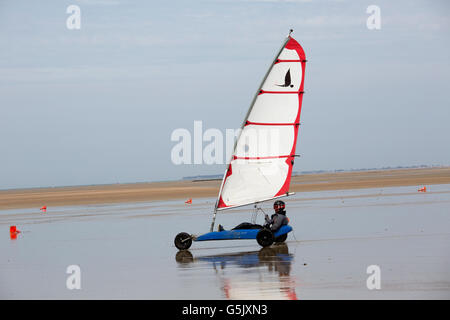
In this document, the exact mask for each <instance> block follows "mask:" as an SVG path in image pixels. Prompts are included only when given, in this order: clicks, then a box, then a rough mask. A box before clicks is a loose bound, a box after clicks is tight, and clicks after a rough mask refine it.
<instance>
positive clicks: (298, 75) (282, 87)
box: [262, 62, 302, 93]
mask: <svg viewBox="0 0 450 320" xmlns="http://www.w3.org/2000/svg"><path fill="white" fill-rule="evenodd" d="M301 83H302V65H301V63H300V62H284V63H277V64H275V65H274V66H273V68H272V70H271V71H270V74H269V76H268V77H267V79H266V81H265V82H264V85H263V86H262V90H263V91H268V92H272V91H278V92H293V93H295V92H297V91H298V90H299V88H300V85H301Z"/></svg>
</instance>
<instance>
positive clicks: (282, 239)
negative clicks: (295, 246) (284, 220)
mask: <svg viewBox="0 0 450 320" xmlns="http://www.w3.org/2000/svg"><path fill="white" fill-rule="evenodd" d="M287 237H288V234H287V233H285V234H282V235H281V236H279V237H276V238H275V242H277V243H283V242H285V241H286V239H287Z"/></svg>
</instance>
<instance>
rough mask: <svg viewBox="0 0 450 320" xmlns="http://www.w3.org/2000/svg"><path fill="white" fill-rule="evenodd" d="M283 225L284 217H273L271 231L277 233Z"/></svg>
mask: <svg viewBox="0 0 450 320" xmlns="http://www.w3.org/2000/svg"><path fill="white" fill-rule="evenodd" d="M282 223H283V217H280V216H279V215H276V216H275V217H273V223H272V227H271V228H270V229H271V230H272V231H276V230H278V229H279V228H280V227H281V224H282Z"/></svg>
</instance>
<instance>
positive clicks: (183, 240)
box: [174, 232, 192, 250]
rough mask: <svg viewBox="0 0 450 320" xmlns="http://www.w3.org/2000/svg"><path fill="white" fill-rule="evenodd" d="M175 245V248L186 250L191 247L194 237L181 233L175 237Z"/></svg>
mask: <svg viewBox="0 0 450 320" xmlns="http://www.w3.org/2000/svg"><path fill="white" fill-rule="evenodd" d="M174 243H175V247H177V248H178V249H179V250H186V249H189V248H190V247H191V244H192V237H191V235H190V234H189V233H186V232H180V233H179V234H177V236H176V237H175V240H174Z"/></svg>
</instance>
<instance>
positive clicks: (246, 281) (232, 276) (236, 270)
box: [175, 244, 297, 300]
mask: <svg viewBox="0 0 450 320" xmlns="http://www.w3.org/2000/svg"><path fill="white" fill-rule="evenodd" d="M175 259H176V261H177V262H178V264H179V267H182V268H195V267H196V266H197V267H203V268H204V265H205V264H207V265H210V266H211V268H212V269H213V270H214V272H215V274H216V276H217V277H218V278H219V279H220V283H221V289H222V290H223V294H224V296H225V298H227V299H289V300H297V295H296V293H295V281H294V279H293V277H292V276H291V275H290V273H291V266H292V260H293V255H292V254H290V253H289V248H288V246H287V245H286V244H280V245H275V246H272V247H268V248H262V249H261V250H259V251H248V252H238V253H224V254H217V255H207V256H196V257H194V256H193V254H192V253H191V252H190V251H189V250H182V251H179V252H178V253H177V254H176V256H175Z"/></svg>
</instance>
